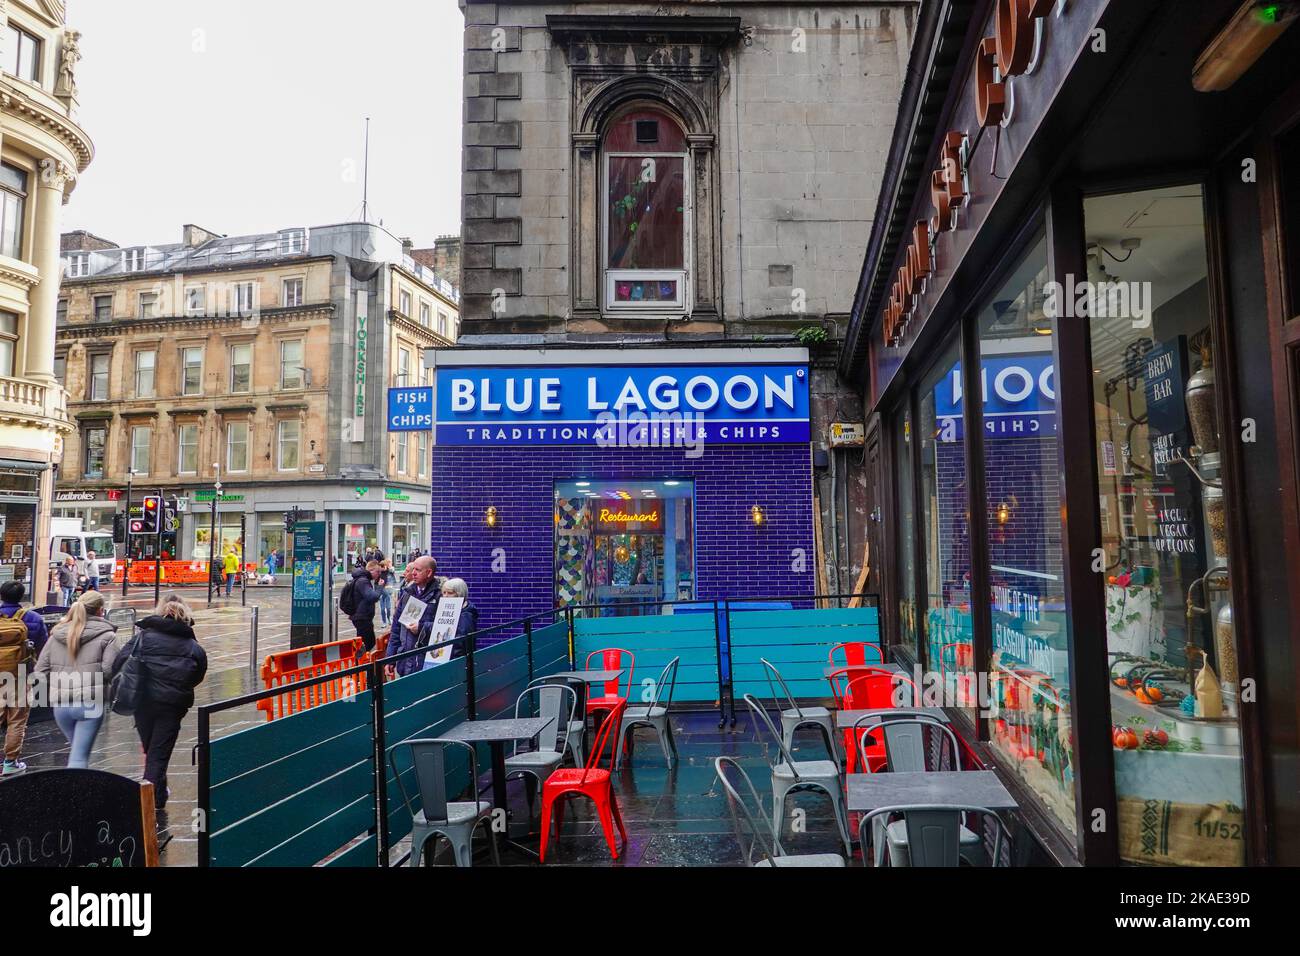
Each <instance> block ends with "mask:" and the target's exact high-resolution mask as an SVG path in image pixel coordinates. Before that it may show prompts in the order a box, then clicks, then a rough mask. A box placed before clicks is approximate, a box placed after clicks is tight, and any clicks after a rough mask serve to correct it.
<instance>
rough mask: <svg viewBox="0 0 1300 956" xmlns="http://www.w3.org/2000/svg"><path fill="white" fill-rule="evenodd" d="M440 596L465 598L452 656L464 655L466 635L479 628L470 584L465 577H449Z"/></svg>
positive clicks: (443, 584) (426, 660) (457, 623)
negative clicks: (471, 600) (470, 594)
mask: <svg viewBox="0 0 1300 956" xmlns="http://www.w3.org/2000/svg"><path fill="white" fill-rule="evenodd" d="M439 598H464V599H465V603H464V604H463V605H461V609H460V618H459V619H458V620H457V622H456V635H455V637H454V638H453V639H452V644H451V656H452V657H464V656H465V643H466V637H467V636H468V635H470V634H473V633H474V632H475V631H477V630H478V608H477V607H475V606H474V605H473V604H471V603H470V600H469V585H467V584H466V583H465V580H464V579H463V578H447V580H445V581H443V582H442V590H441V592H440V593H439ZM424 660H425V665H424V666H426V667H427V666H429V663H428V658H424Z"/></svg>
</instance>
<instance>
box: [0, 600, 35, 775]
mask: <svg viewBox="0 0 1300 956" xmlns="http://www.w3.org/2000/svg"><path fill="white" fill-rule="evenodd" d="M26 595H27V588H25V587H24V586H23V583H22V582H21V581H6V582H5V583H4V584H0V723H3V724H4V731H5V738H4V765H3V768H2V769H0V773H3V775H4V776H6V777H8V776H11V775H13V774H16V773H22V772H23V771H24V770H26V769H27V764H25V763H23V761H22V760H20V759H19V758H20V757H21V756H22V752H23V739H24V738H25V737H26V736H27V718H28V716H29V714H30V712H31V707H30V701H29V697H28V692H27V674H28V671H27V669H28V668H29V667H31V665H32V663H33V661H35V660H36V655H37V653H38V652H39V650H40V649H41V648H43V647H44V645H45V638H46V633H45V621H44V619H42V618H41V616H40V615H39V614H37V613H36V612H35V611H29V610H25V609H24V608H23V598H24V597H25V596H26Z"/></svg>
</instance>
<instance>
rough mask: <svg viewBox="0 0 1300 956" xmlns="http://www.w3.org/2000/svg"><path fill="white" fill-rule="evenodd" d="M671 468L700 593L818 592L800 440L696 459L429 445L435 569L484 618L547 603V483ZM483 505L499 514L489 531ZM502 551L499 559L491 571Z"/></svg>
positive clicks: (509, 616)
mask: <svg viewBox="0 0 1300 956" xmlns="http://www.w3.org/2000/svg"><path fill="white" fill-rule="evenodd" d="M674 477H675V478H688V479H692V480H694V481H695V522H696V526H695V545H696V555H695V575H696V581H697V586H696V597H697V598H699V599H701V600H712V599H715V598H723V597H775V596H784V595H802V594H813V593H815V591H816V561H815V555H814V550H813V517H812V462H811V458H810V453H809V448H808V446H807V445H729V446H714V447H706V448H705V449H704V454H703V455H702V456H700V457H697V458H688V457H687V456H686V451H685V450H684V449H650V448H599V447H590V448H587V447H551V446H545V447H541V446H539V447H531V448H527V447H526V448H520V447H514V448H460V447H450V446H443V447H437V448H434V450H433V504H432V512H433V513H432V519H431V528H430V535H429V541H430V542H431V550H432V552H433V555H434V557H435V558H437V560H438V573H439V574H441V575H450V576H455V577H462V578H464V579H465V581H466V583H467V584H468V585H469V594H470V600H472V601H473V602H474V603H475V604H477V605H478V607H479V609H480V618H479V623H480V625H481V626H482V627H489V626H491V625H493V624H499V623H502V622H505V621H509V620H514V619H516V618H520V617H524V616H526V615H528V614H532V613H534V612H537V611H542V610H546V609H548V608H551V607H553V606H554V603H555V589H554V580H553V577H554V553H553V552H554V511H553V509H554V502H553V494H554V492H553V483H554V482H555V481H563V480H566V479H570V478H611V479H632V478H652V479H653V478H658V479H662V478H674ZM754 504H759V505H761V506H762V507H763V509H764V512H765V513H766V516H767V521H766V523H765V525H764V526H763V527H762V528H755V527H754V525H753V523H752V522H751V520H750V506H751V505H754ZM489 505H493V506H495V507H496V509H497V512H498V515H499V521H498V525H497V527H496V528H495V529H494V530H491V531H489V530H488V529H487V528H486V526H485V525H484V522H483V513H484V511H486V510H487V507H488V506H489ZM498 548H501V549H504V562H505V567H504V570H503V571H501V572H494V571H493V568H492V564H493V554H494V552H495V551H496V549H498ZM800 551H801V552H802V561H801V562H800V557H799V554H798V552H800ZM800 563H801V564H802V567H801V568H800V567H799V566H798V565H799V564H800Z"/></svg>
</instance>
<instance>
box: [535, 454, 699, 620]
mask: <svg viewBox="0 0 1300 956" xmlns="http://www.w3.org/2000/svg"><path fill="white" fill-rule="evenodd" d="M694 596H695V483H694V482H692V481H679V480H676V479H667V480H652V479H627V480H623V481H594V480H592V481H588V480H585V479H574V480H571V481H560V482H556V484H555V600H556V606H557V607H568V606H570V605H598V606H599V608H598V610H596V611H595V613H599V614H602V615H617V614H627V615H637V614H659V613H663V612H664V611H666V610H667V609H666V608H664V607H663V606H662V604H660V603H659V602H663V601H676V600H690V599H692V598H693V597H694Z"/></svg>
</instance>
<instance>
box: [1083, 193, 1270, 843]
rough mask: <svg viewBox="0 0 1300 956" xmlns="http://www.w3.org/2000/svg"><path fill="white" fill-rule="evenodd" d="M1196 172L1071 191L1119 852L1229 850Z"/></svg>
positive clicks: (1212, 439)
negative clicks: (1080, 225) (1078, 225)
mask: <svg viewBox="0 0 1300 956" xmlns="http://www.w3.org/2000/svg"><path fill="white" fill-rule="evenodd" d="M1203 209H1204V200H1203V196H1202V192H1201V188H1200V186H1198V185H1187V186H1170V187H1166V188H1161V189H1150V190H1144V191H1140V192H1127V193H1115V194H1110V195H1101V196H1091V197H1088V198H1087V199H1086V200H1085V201H1084V226H1085V230H1086V234H1087V242H1088V280H1089V282H1090V283H1091V287H1092V289H1094V290H1097V291H1099V292H1100V290H1105V292H1106V295H1105V296H1102V295H1100V294H1099V295H1098V296H1097V297H1096V300H1095V302H1094V308H1092V309H1091V310H1090V314H1091V318H1090V320H1089V321H1090V327H1091V334H1092V367H1093V387H1092V401H1093V405H1094V408H1095V419H1096V429H1097V436H1096V452H1097V454H1096V467H1097V480H1098V485H1099V487H1100V490H1101V500H1102V502H1104V506H1103V508H1102V510H1103V513H1104V514H1105V515H1107V516H1108V517H1109V521H1108V522H1107V523H1106V524H1105V525H1104V527H1103V533H1102V547H1103V550H1104V552H1105V573H1104V585H1103V586H1104V588H1105V599H1106V647H1107V662H1108V665H1109V669H1110V678H1111V689H1110V714H1111V724H1112V728H1113V729H1112V733H1113V737H1114V743H1115V789H1116V795H1117V797H1118V801H1119V826H1120V853H1121V856H1122V857H1123V859H1125V860H1130V861H1133V862H1159V863H1174V864H1183V865H1218V866H1232V865H1240V864H1241V863H1243V862H1244V856H1245V841H1244V830H1245V827H1244V814H1243V810H1242V807H1243V806H1244V802H1245V800H1244V795H1243V786H1242V762H1241V761H1242V751H1241V728H1240V723H1239V719H1238V718H1239V714H1240V702H1239V699H1240V688H1241V682H1240V673H1239V669H1238V666H1237V644H1236V635H1235V631H1234V627H1233V613H1232V612H1233V609H1232V602H1231V600H1230V597H1229V590H1228V589H1229V586H1230V584H1231V578H1232V576H1234V575H1235V574H1237V573H1239V572H1238V570H1237V569H1236V568H1235V567H1234V561H1233V556H1232V555H1231V554H1230V553H1229V549H1228V538H1227V513H1226V501H1227V498H1226V494H1227V491H1228V489H1226V488H1225V471H1224V469H1223V466H1222V455H1221V451H1220V448H1221V444H1222V441H1221V438H1222V434H1223V424H1222V422H1220V421H1219V418H1218V412H1217V403H1216V401H1215V392H1216V388H1217V387H1218V386H1217V383H1216V377H1215V367H1216V362H1215V354H1214V346H1213V336H1212V332H1211V326H1210V315H1211V312H1210V292H1209V282H1208V269H1207V251H1206V246H1205V222H1204V218H1203Z"/></svg>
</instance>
